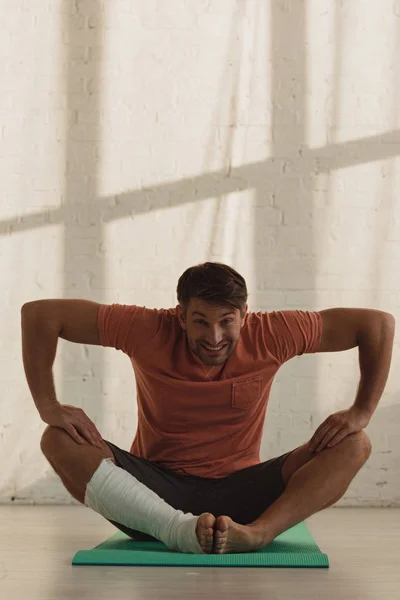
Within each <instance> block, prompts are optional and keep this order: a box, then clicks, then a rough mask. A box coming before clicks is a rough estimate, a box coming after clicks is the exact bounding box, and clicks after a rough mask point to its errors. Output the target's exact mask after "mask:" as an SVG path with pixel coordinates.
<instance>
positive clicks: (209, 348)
mask: <svg viewBox="0 0 400 600" xmlns="http://www.w3.org/2000/svg"><path fill="white" fill-rule="evenodd" d="M204 347H205V348H207V349H208V350H215V351H217V350H221V348H223V347H224V344H222V346H218V348H211V347H210V346H204Z"/></svg>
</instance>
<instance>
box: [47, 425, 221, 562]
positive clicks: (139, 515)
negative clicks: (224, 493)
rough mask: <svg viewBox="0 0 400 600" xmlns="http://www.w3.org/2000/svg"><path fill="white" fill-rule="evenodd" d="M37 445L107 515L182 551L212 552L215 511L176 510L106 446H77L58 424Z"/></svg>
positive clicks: (78, 493) (80, 495)
mask: <svg viewBox="0 0 400 600" xmlns="http://www.w3.org/2000/svg"><path fill="white" fill-rule="evenodd" d="M105 446H107V444H105ZM41 448H42V450H43V453H44V454H45V456H46V457H47V458H48V460H49V462H50V464H51V465H52V466H53V468H54V469H55V471H56V472H57V473H58V474H59V475H60V477H62V476H64V477H62V480H63V482H64V485H65V484H66V483H67V485H66V487H67V489H68V490H69V491H70V493H72V494H73V495H74V497H75V498H77V499H78V500H79V501H80V502H82V503H84V504H85V505H86V506H88V507H89V508H92V509H93V510H95V511H96V512H98V513H99V514H101V515H102V516H104V517H105V518H106V519H108V520H114V521H116V522H118V523H122V524H123V525H125V526H127V527H129V528H131V529H136V530H138V531H142V532H144V533H148V534H150V535H152V536H153V537H155V538H157V539H159V540H161V541H163V542H164V543H165V544H166V545H167V546H168V547H170V548H172V549H175V550H180V551H181V552H192V553H201V552H203V551H204V552H207V551H211V547H212V541H213V530H212V527H213V525H214V522H215V518H214V517H213V515H211V514H208V513H205V514H204V515H201V516H200V517H196V516H194V515H192V514H191V513H187V514H184V513H183V512H182V511H179V510H175V509H174V508H172V506H170V505H168V504H167V503H166V502H165V501H164V500H163V499H162V498H160V497H159V496H158V495H157V494H156V493H155V492H153V491H152V490H150V489H149V488H148V487H146V486H145V485H143V484H142V483H140V482H139V481H138V480H137V479H136V478H135V477H134V476H133V475H131V474H130V473H128V472H126V471H124V470H123V469H121V468H120V467H118V466H116V464H115V463H114V459H113V458H111V457H104V455H103V454H104V452H106V450H103V451H102V450H100V449H98V448H95V447H93V446H91V445H89V444H87V445H86V444H78V443H77V442H75V440H73V439H72V438H71V437H70V436H69V435H68V434H67V433H66V432H65V431H64V430H62V429H59V428H47V429H46V431H45V433H44V435H43V439H42V443H41ZM107 448H108V451H109V452H110V453H111V454H112V452H111V449H110V448H109V447H108V446H107ZM108 451H107V452H108ZM94 452H95V454H94ZM71 465H74V469H73V473H72V469H71ZM96 465H97V466H96ZM93 469H94V472H93ZM74 477H77V481H74ZM64 479H65V481H64Z"/></svg>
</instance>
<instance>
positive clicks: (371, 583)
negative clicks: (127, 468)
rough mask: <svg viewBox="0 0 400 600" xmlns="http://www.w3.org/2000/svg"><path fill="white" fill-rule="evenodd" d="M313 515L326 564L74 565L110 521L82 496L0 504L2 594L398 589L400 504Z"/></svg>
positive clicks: (359, 594) (357, 596)
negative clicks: (70, 500) (50, 502)
mask: <svg viewBox="0 0 400 600" xmlns="http://www.w3.org/2000/svg"><path fill="white" fill-rule="evenodd" d="M307 525H308V527H309V529H310V531H311V533H312V534H313V536H314V538H315V540H316V542H317V544H318V545H319V547H320V549H321V551H322V552H325V553H327V554H328V556H329V561H330V568H329V569H287V568H280V569H277V568H274V569H272V568H214V567H213V568H207V567H202V568H193V567H189V568H186V567H170V568H168V567H86V566H82V567H80V566H75V567H73V566H72V565H71V559H72V556H73V555H74V553H75V552H76V551H77V550H82V549H87V548H92V547H93V546H95V545H97V544H99V543H100V542H102V541H103V540H104V539H105V538H106V537H109V536H110V535H112V534H113V533H115V532H116V531H117V530H116V529H115V528H114V527H113V525H111V524H110V523H108V522H107V521H106V520H105V519H103V518H102V517H101V516H100V515H98V514H96V513H94V512H93V511H91V510H90V509H88V508H85V507H83V506H69V507H65V506H0V598H1V600H20V599H24V600H27V599H28V600H70V599H73V600H82V599H84V598H85V599H86V598H87V599H88V600H92V599H93V600H102V599H103V598H104V599H105V598H110V599H112V600H119V599H122V598H123V599H124V600H125V599H129V600H138V599H139V598H140V599H142V598H145V599H146V600H153V599H154V600H160V599H163V600H164V599H169V598H171V599H173V600H180V599H181V598H182V599H185V600H186V599H190V598H195V599H196V600H197V599H199V598H207V600H214V599H218V600H220V599H221V600H222V599H225V598H227V599H228V598H229V599H231V600H232V599H239V598H240V600H243V599H246V600H251V599H253V598H254V599H257V600H258V599H260V600H261V599H263V600H264V599H268V600H275V599H278V598H279V600H286V599H288V600H289V599H290V600H302V599H303V598H304V599H306V600H314V599H319V598H321V600H322V599H323V600H338V598H342V599H343V600H377V599H378V598H379V599H381V598H384V599H385V600H399V599H400V509H395V508H387V509H386V508H330V509H327V510H325V511H322V512H320V513H317V514H316V515H313V516H312V517H311V518H310V519H308V520H307Z"/></svg>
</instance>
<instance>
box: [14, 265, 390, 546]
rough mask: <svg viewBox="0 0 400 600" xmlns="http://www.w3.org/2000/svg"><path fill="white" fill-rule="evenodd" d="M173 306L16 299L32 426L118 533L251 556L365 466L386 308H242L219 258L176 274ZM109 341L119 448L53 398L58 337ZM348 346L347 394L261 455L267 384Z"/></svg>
mask: <svg viewBox="0 0 400 600" xmlns="http://www.w3.org/2000/svg"><path fill="white" fill-rule="evenodd" d="M177 295H178V302H179V304H178V306H177V307H176V308H175V309H148V308H145V307H138V306H136V305H119V304H112V305H104V304H102V305H100V304H96V303H95V302H90V301H87V300H41V301H34V302H29V303H27V304H25V305H24V306H23V307H22V311H21V312H22V342H23V360H24V367H25V372H26V376H27V380H28V384H29V387H30V390H31V393H32V396H33V399H34V401H35V404H36V406H37V409H38V411H39V414H40V416H41V418H42V420H43V421H44V422H45V423H47V424H48V425H49V426H48V427H47V428H46V430H45V432H44V434H43V437H42V441H41V448H42V451H43V453H44V455H45V456H46V457H47V459H48V461H49V462H50V464H51V465H52V466H53V468H54V470H55V471H56V472H57V473H58V475H59V476H60V478H61V480H62V481H63V483H64V485H65V487H66V488H67V490H68V491H69V492H70V493H71V494H72V496H73V497H74V498H76V499H77V500H79V501H80V502H81V503H83V504H85V505H86V506H88V507H90V508H92V509H93V510H95V511H97V512H98V513H99V514H101V515H103V516H104V517H105V518H106V519H108V520H109V521H110V522H111V523H113V524H115V525H116V526H117V527H118V528H119V529H121V530H122V531H124V532H126V533H127V534H128V535H131V536H132V537H134V538H139V539H154V538H155V539H159V540H161V541H163V542H164V543H165V544H166V545H167V546H168V547H169V548H171V549H175V550H179V551H182V552H192V553H196V552H197V553H220V554H222V553H227V552H251V551H255V550H258V549H259V548H262V547H264V546H266V545H267V544H269V543H270V542H271V541H272V540H273V539H274V538H275V537H276V536H277V535H279V534H280V533H282V532H283V531H286V530H287V529H289V528H290V527H292V526H294V525H295V524H297V523H299V522H300V521H302V520H304V519H306V518H307V517H309V516H310V515H312V514H314V513H315V512H318V511H320V510H322V509H324V508H326V507H328V506H331V505H332V504H334V503H335V502H337V501H338V500H339V498H341V497H342V496H343V494H344V493H345V491H346V490H347V488H348V486H349V484H350V482H351V481H352V479H353V478H354V477H355V475H356V474H357V472H358V471H359V470H360V468H361V467H362V466H363V465H364V464H365V462H366V461H367V459H368V457H369V455H370V452H371V444H370V441H369V439H368V437H367V435H366V434H365V433H364V432H363V431H362V430H363V429H364V428H365V427H366V426H367V425H368V423H369V421H370V419H371V416H372V414H373V412H374V410H375V408H376V406H377V403H378V401H379V398H380V397H381V395H382V393H383V390H384V387H385V384H386V380H387V377H388V372H389V367H390V361H391V353H392V346H393V337H394V328H395V320H394V317H393V316H392V315H391V314H389V313H386V312H383V311H378V310H369V309H356V308H354V309H352V308H335V309H328V310H323V311H320V312H307V311H298V310H282V311H274V312H270V313H268V312H267V313H261V312H258V313H251V312H250V313H249V312H248V306H247V297H248V296H247V288H246V283H245V281H244V279H243V277H242V276H241V275H239V273H237V272H236V271H235V270H234V269H232V268H231V267H229V266H227V265H224V264H221V263H209V262H208V263H205V264H202V265H197V266H195V267H191V268H190V269H188V270H187V271H185V273H184V274H183V275H182V276H181V277H180V279H179V282H178V288H177ZM59 337H61V338H63V339H66V340H69V341H72V342H76V343H82V344H97V345H102V346H111V347H114V348H116V349H118V350H122V351H123V352H124V353H126V354H127V355H128V356H129V357H130V360H131V363H132V366H133V369H134V372H135V377H136V384H137V401H138V429H137V432H136V436H135V439H134V441H133V443H132V446H131V448H130V452H127V451H126V450H122V449H121V448H118V447H117V446H116V445H115V444H113V443H111V442H108V441H107V440H103V438H102V436H101V435H100V433H99V432H98V430H97V428H96V426H95V425H94V423H93V422H92V421H91V420H90V418H89V417H88V416H87V415H86V414H85V413H84V412H83V411H82V410H81V409H80V408H76V407H74V406H70V405H61V404H60V403H59V402H58V401H57V399H56V394H55V391H54V384H53V378H52V365H53V362H54V358H55V354H56V347H57V340H58V338H59ZM356 346H358V348H359V358H360V369H361V380H360V385H359V388H358V393H357V396H356V399H355V402H354V404H353V405H352V406H351V407H349V408H348V409H347V410H342V411H339V412H337V413H335V414H333V415H331V416H330V417H329V418H328V419H326V420H325V421H324V422H323V423H322V424H321V425H320V426H319V427H318V429H317V430H316V431H315V433H314V435H313V436H312V438H311V440H309V441H308V442H306V443H305V444H303V445H302V446H300V447H298V448H295V449H294V450H292V451H290V452H287V453H285V454H283V455H282V456H279V457H276V458H273V459H270V460H267V461H265V462H262V463H261V462H260V458H259V448H260V443H261V437H262V432H263V424H264V418H265V413H266V408H267V404H268V399H269V394H270V389H271V385H272V382H273V379H274V376H275V374H276V372H277V371H278V369H279V367H280V366H281V365H282V364H284V363H285V362H286V361H288V360H290V358H292V357H293V356H297V355H301V354H304V353H312V352H335V351H340V350H348V349H350V348H354V347H356Z"/></svg>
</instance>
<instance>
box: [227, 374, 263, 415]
mask: <svg viewBox="0 0 400 600" xmlns="http://www.w3.org/2000/svg"><path fill="white" fill-rule="evenodd" d="M261 392H262V375H257V376H256V377H250V378H249V379H245V380H243V381H235V382H234V383H232V398H231V406H233V407H234V408H249V407H251V406H254V404H256V403H257V401H258V400H259V399H260V396H261Z"/></svg>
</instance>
